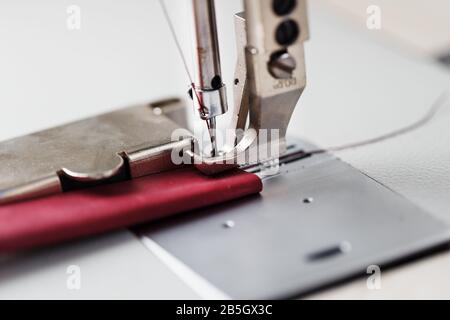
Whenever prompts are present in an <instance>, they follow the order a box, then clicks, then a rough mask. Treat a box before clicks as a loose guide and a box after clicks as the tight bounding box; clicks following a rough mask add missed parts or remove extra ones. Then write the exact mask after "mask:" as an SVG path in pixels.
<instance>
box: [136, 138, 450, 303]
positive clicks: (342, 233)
mask: <svg viewBox="0 0 450 320" xmlns="http://www.w3.org/2000/svg"><path fill="white" fill-rule="evenodd" d="M295 148H296V149H297V150H310V149H312V148H314V146H312V145H310V144H309V143H306V142H303V141H296V145H295ZM263 183H264V190H263V192H262V193H261V194H260V195H258V196H252V197H250V198H247V199H245V200H239V201H234V202H230V203H227V204H223V205H219V206H215V207H209V208H207V209H204V210H200V211H195V212H192V213H191V214H188V215H183V216H180V217H176V218H171V219H169V220H165V221H163V222H160V223H157V224H152V225H149V226H147V227H144V228H140V229H139V230H136V231H135V232H136V233H137V234H138V235H139V236H140V239H141V240H142V241H143V243H144V244H147V247H148V248H149V249H150V250H151V251H153V253H154V254H156V255H158V256H160V258H161V260H162V261H163V262H165V263H166V264H167V266H168V267H169V268H171V269H172V271H174V272H175V273H177V275H178V276H179V277H181V278H182V280H184V281H186V282H190V283H191V284H192V281H190V280H189V279H187V278H186V277H191V276H192V274H194V275H195V276H200V279H204V280H206V283H209V284H212V287H213V288H214V289H217V290H218V291H216V292H220V293H221V294H223V296H222V297H231V298H238V299H269V298H290V297H296V296H299V295H302V294H305V293H308V292H311V291H312V290H315V289H318V288H321V287H323V286H326V285H329V284H332V283H335V282H338V281H341V280H344V279H346V278H348V277H352V276H355V275H361V274H365V273H366V272H367V270H368V267H369V266H372V265H377V266H380V267H384V266H386V265H388V264H391V263H393V262H396V261H400V260H402V259H405V258H408V257H411V256H414V255H416V254H419V253H423V252H425V251H427V250H429V249H432V248H434V247H437V246H439V245H442V244H444V243H446V242H447V241H448V240H449V239H450V237H449V236H450V233H449V228H448V226H447V225H446V224H445V223H444V222H442V221H439V220H438V219H437V218H435V217H433V216H432V215H430V214H428V213H427V212H425V211H423V210H422V209H421V208H419V207H417V206H416V205H414V204H413V203H411V202H410V201H408V200H407V199H405V198H403V197H402V196H400V195H398V194H396V193H395V192H393V191H391V190H390V189H388V188H387V187H385V186H383V185H381V184H380V183H378V182H377V181H375V180H373V179H372V178H370V177H368V176H366V175H364V174H363V173H361V172H359V171H358V170H356V169H355V168H353V167H351V166H350V165H348V164H346V163H344V162H342V161H340V160H339V159H337V158H335V157H334V156H333V155H330V154H321V155H314V156H312V157H308V158H303V159H299V160H297V161H294V162H290V163H287V164H285V165H283V166H282V167H281V170H280V174H278V175H276V176H273V177H266V178H263ZM149 244H150V245H149ZM167 257H169V259H167ZM180 265H181V266H182V268H183V270H188V271H189V272H188V273H186V272H177V270H180ZM187 274H190V276H189V275H187ZM183 278H185V279H183ZM197 279H198V278H197ZM219 297H220V296H219Z"/></svg>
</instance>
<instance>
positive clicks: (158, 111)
mask: <svg viewBox="0 0 450 320" xmlns="http://www.w3.org/2000/svg"><path fill="white" fill-rule="evenodd" d="M276 2H277V1H275V2H272V1H255V0H247V1H245V6H246V8H245V9H246V13H245V14H238V15H236V17H235V22H236V33H237V37H236V38H237V40H238V41H237V43H238V45H237V48H238V63H237V68H236V77H235V79H236V81H235V82H234V83H233V84H232V86H233V88H234V92H235V109H234V116H233V122H232V125H231V126H232V127H233V128H237V129H245V130H243V131H242V132H241V134H237V135H236V137H235V139H234V140H233V141H235V144H234V145H232V146H231V147H229V146H226V148H225V149H222V150H221V149H219V147H218V146H217V140H216V138H217V136H216V133H215V128H216V121H217V119H218V118H219V117H220V115H221V114H223V113H225V112H226V111H227V105H228V103H227V102H226V95H225V85H224V84H223V82H222V77H221V72H220V58H219V51H218V45H217V43H218V42H217V35H216V30H215V25H216V23H215V17H214V6H213V1H205V0H194V1H193V4H194V6H193V7H194V12H195V17H196V26H197V28H196V30H198V32H197V34H196V43H197V45H196V47H197V48H198V62H199V63H198V64H197V71H196V78H195V82H194V86H193V87H192V91H191V95H192V102H193V103H194V105H195V106H196V108H197V109H198V110H199V111H200V117H201V118H202V119H204V120H205V121H206V122H207V123H208V127H209V134H210V137H211V150H210V151H208V153H209V154H208V155H207V156H205V155H204V154H203V155H202V154H200V152H203V150H199V144H200V143H199V141H197V139H196V138H195V136H194V135H192V134H186V135H185V136H183V137H182V139H177V140H176V141H173V137H172V133H173V131H174V130H176V129H180V128H186V127H187V126H186V117H185V115H184V113H185V111H186V110H185V109H186V108H185V105H184V104H183V103H182V102H180V101H179V100H172V99H171V100H166V101H160V102H153V103H150V104H148V105H141V106H136V107H131V108H125V109H121V110H118V111H115V112H112V113H109V114H105V115H100V116H97V117H95V118H92V119H88V120H84V121H80V122H76V123H73V124H70V125H67V126H63V127H58V128H55V129H50V130H47V131H45V132H43V133H40V134H38V136H39V139H40V142H39V143H36V139H35V137H36V135H34V136H28V137H22V138H18V139H17V140H11V141H9V142H8V143H7V144H4V145H2V150H3V151H5V150H6V154H9V155H16V156H15V157H12V158H13V159H14V160H8V159H2V160H1V161H2V163H7V165H6V166H3V167H2V168H1V169H0V170H2V171H1V174H2V177H5V179H4V180H2V182H1V189H2V195H1V196H2V198H3V201H4V202H6V201H21V200H24V199H28V198H31V197H42V196H46V195H49V194H53V193H56V192H61V191H64V192H70V191H71V190H73V189H78V188H81V187H85V186H89V185H91V184H98V183H113V182H116V181H118V180H121V179H122V178H123V171H124V167H125V166H128V167H127V171H129V172H131V177H132V178H139V177H141V176H143V175H149V174H153V173H156V172H160V171H163V170H172V169H173V168H174V164H173V163H171V161H170V159H171V155H172V154H174V153H175V154H179V152H180V151H182V152H183V155H186V157H184V156H183V157H182V158H183V159H187V161H192V162H191V163H193V164H194V165H195V166H196V167H197V168H198V169H199V170H201V171H202V172H204V173H205V174H209V175H214V174H216V173H218V172H221V171H223V170H227V169H229V168H230V167H235V166H236V165H239V166H240V167H241V168H243V169H245V170H248V171H250V172H253V173H256V174H260V175H261V178H262V179H263V183H264V191H263V192H262V194H261V196H260V197H252V198H248V199H244V200H239V201H238V202H231V203H228V204H224V205H220V206H216V207H214V208H209V209H205V210H201V211H200V212H194V213H190V214H188V215H185V216H182V217H177V218H173V219H170V220H167V221H163V222H161V223H157V224H152V225H150V226H148V227H144V228H139V230H134V231H133V232H134V233H135V234H137V235H138V236H139V239H140V241H142V243H143V244H144V245H145V246H146V247H147V248H148V249H150V250H151V251H152V252H153V254H155V255H156V256H157V257H158V258H159V259H160V260H161V261H163V262H164V263H166V264H167V265H168V266H169V267H170V268H172V270H173V271H174V270H179V269H180V267H179V265H182V266H183V267H184V268H185V270H190V272H192V273H194V274H196V275H199V276H200V277H201V278H203V279H206V280H207V283H208V284H209V286H210V287H212V288H213V289H215V290H211V291H213V292H214V293H215V294H216V297H232V298H279V297H292V296H295V295H298V294H302V293H306V292H309V291H310V290H313V289H316V288H318V287H320V286H323V285H326V284H330V283H332V282H335V281H338V280H340V279H344V278H346V277H349V276H352V275H354V274H358V273H361V272H365V270H366V269H367V267H368V266H370V265H373V264H377V265H384V264H387V263H391V262H393V261H396V260H398V259H401V258H404V257H406V256H409V255H412V254H416V253H418V252H421V251H423V250H426V249H428V248H429V247H431V246H435V245H438V244H441V243H443V242H445V241H446V240H447V239H448V230H447V227H446V226H445V225H444V224H442V223H440V222H439V221H438V220H437V219H434V218H433V217H432V216H430V215H428V214H427V213H426V212H424V211H423V210H422V209H420V208H418V207H416V206H415V205H413V204H411V203H410V202H409V201H407V200H406V199H404V198H402V197H401V196H399V195H397V194H396V193H394V192H392V191H391V190H389V189H387V188H385V187H384V186H382V185H380V184H379V183H377V182H376V181H374V180H372V179H371V178H369V177H367V176H366V175H364V174H363V173H361V172H359V171H358V170H356V169H354V168H353V167H351V166H349V165H347V164H345V163H343V162H342V161H340V160H339V159H337V158H336V157H334V156H333V155H331V154H327V153H321V154H317V155H316V154H314V155H311V154H309V153H308V152H307V151H309V150H316V149H317V147H315V146H314V145H312V144H310V143H309V142H306V141H303V140H299V139H289V138H287V139H286V132H287V129H288V127H289V122H290V118H291V115H292V112H293V111H294V108H295V107H296V106H297V102H298V100H299V98H300V95H301V94H302V92H303V89H304V88H305V85H306V72H305V67H304V54H303V42H304V41H305V40H307V38H308V24H307V20H306V7H305V1H286V2H285V1H281V2H280V3H283V5H282V6H280V7H278V6H275V5H274V3H276ZM286 3H291V4H292V3H293V4H294V5H287V6H286ZM287 21H289V23H287ZM294 25H295V26H296V27H293V26H294ZM280 28H281V29H280ZM280 30H281V31H280ZM268 35H271V36H268ZM273 35H275V37H273ZM278 35H279V36H278ZM247 119H248V120H247ZM148 128H152V133H153V135H152V136H150V137H149V135H148ZM261 129H268V130H272V129H275V130H278V136H277V138H276V139H271V140H269V141H266V142H264V143H263V144H262V145H261V146H264V148H267V149H269V150H275V154H276V155H277V157H270V156H269V157H267V158H266V157H263V158H262V159H261V158H258V159H257V161H256V162H250V161H247V160H248V159H250V158H251V152H252V151H253V152H254V150H255V149H254V147H255V146H256V147H258V146H260V145H259V143H260V141H262V139H260V138H261V137H260V136H259V134H260V132H261ZM105 136H107V137H108V140H107V141H108V143H105V140H102V137H105ZM111 137H116V138H114V139H110V138H111ZM177 138H178V137H177ZM56 140H57V141H64V144H63V148H57V149H46V150H45V152H39V150H41V148H42V141H44V142H45V141H56ZM110 141H113V143H110ZM266 144H268V146H267V145H266ZM99 146H102V150H101V151H102V152H101V154H102V155H103V157H101V158H98V157H97V156H95V157H93V155H97V153H96V152H97V150H98V147H99ZM273 146H276V147H275V148H274V147H273ZM69 150H70V151H73V150H77V152H76V154H77V157H76V158H67V157H66V156H64V155H65V154H67V152H69ZM199 151H200V152H199ZM2 154H5V153H2ZM242 155H243V156H242ZM240 156H241V157H240ZM31 158H32V159H33V161H29V159H31ZM238 158H239V159H242V158H243V159H245V160H246V161H244V163H237V162H236V161H234V160H237V159H238ZM93 160H95V161H93ZM30 164H32V165H30ZM224 164H225V165H224ZM274 167H275V169H276V170H275V172H274V171H272V170H270V169H273V168H274ZM12 168H13V170H12ZM267 169H269V170H267ZM418 226H420V228H419V227H418ZM380 230H382V234H383V237H381V238H380V237H379V234H380ZM177 275H178V276H180V277H182V278H183V275H182V274H181V273H177ZM243 283H244V284H245V285H243ZM211 284H212V285H211ZM210 289H211V288H210ZM211 291H210V292H211ZM197 293H198V292H197Z"/></svg>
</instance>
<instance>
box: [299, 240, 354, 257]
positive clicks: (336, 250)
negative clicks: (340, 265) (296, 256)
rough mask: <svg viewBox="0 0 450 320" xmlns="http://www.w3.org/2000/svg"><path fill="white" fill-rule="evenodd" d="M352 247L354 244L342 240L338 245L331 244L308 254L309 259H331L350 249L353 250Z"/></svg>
mask: <svg viewBox="0 0 450 320" xmlns="http://www.w3.org/2000/svg"><path fill="white" fill-rule="evenodd" d="M351 249H352V246H351V244H350V243H349V242H348V241H342V242H341V243H340V244H338V245H335V246H331V247H328V248H325V249H322V250H319V251H316V252H313V253H311V254H309V255H308V256H307V259H308V260H309V261H311V262H316V261H321V260H325V259H330V258H333V257H337V256H340V255H342V254H345V253H348V252H349V251H351Z"/></svg>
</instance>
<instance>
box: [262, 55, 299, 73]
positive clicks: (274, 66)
mask: <svg viewBox="0 0 450 320" xmlns="http://www.w3.org/2000/svg"><path fill="white" fill-rule="evenodd" d="M296 67H297V63H296V61H295V59H294V58H293V57H292V56H291V55H290V54H289V53H288V52H287V51H283V52H277V53H275V54H273V55H272V57H271V59H270V61H269V72H270V74H271V75H272V76H274V77H275V78H277V79H290V78H292V73H293V72H294V70H295V68H296Z"/></svg>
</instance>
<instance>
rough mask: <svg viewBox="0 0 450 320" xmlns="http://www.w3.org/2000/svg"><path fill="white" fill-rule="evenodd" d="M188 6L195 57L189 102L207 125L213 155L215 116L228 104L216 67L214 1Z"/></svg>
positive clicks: (218, 59)
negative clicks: (194, 42) (193, 35)
mask: <svg viewBox="0 0 450 320" xmlns="http://www.w3.org/2000/svg"><path fill="white" fill-rule="evenodd" d="M192 7H193V11H194V22H195V40H196V50H195V51H196V56H197V63H196V73H195V90H194V92H193V93H192V99H193V101H194V105H195V106H196V107H197V109H198V110H199V112H200V117H201V118H202V119H203V120H206V121H207V122H208V127H209V130H210V136H211V145H212V155H216V154H217V144H216V139H215V130H216V121H215V117H217V116H219V115H222V114H224V113H226V112H227V110H228V104H227V97H226V87H225V85H224V84H223V81H222V72H221V68H220V52H219V41H218V38H217V25H216V13H215V7H214V0H192Z"/></svg>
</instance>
